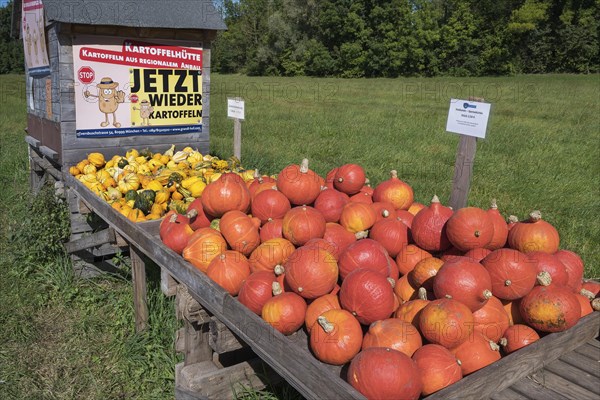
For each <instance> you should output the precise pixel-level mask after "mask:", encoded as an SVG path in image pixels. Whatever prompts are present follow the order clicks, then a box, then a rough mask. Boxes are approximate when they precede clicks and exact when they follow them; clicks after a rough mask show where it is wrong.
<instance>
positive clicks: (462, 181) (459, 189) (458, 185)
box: [449, 135, 477, 211]
mask: <svg viewBox="0 0 600 400" xmlns="http://www.w3.org/2000/svg"><path fill="white" fill-rule="evenodd" d="M476 149H477V138H476V137H473V136H466V135H460V142H459V143H458V150H457V151H456V162H455V164H454V179H453V181H452V194H451V195H450V202H449V205H450V207H452V209H453V210H454V211H456V210H458V209H460V208H463V207H466V206H467V200H468V199H469V189H470V187H471V176H472V175H473V161H474V160H475V150H476Z"/></svg>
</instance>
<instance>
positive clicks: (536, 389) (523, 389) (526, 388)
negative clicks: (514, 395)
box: [510, 377, 568, 400]
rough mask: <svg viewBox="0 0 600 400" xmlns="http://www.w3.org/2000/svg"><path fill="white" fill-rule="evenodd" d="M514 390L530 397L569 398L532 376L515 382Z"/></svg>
mask: <svg viewBox="0 0 600 400" xmlns="http://www.w3.org/2000/svg"><path fill="white" fill-rule="evenodd" d="M510 388H511V389H512V390H514V391H516V392H518V393H521V394H522V395H524V396H527V397H529V398H530V399H535V400H567V399H568V398H566V397H564V396H563V395H561V394H559V393H556V392H555V391H554V390H552V389H549V388H547V387H545V386H543V385H541V384H539V383H537V381H535V380H533V379H532V378H531V377H526V378H523V379H521V380H519V381H517V382H515V383H514V384H513V385H512V386H511V387H510Z"/></svg>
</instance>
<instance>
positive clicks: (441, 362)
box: [412, 344, 462, 396]
mask: <svg viewBox="0 0 600 400" xmlns="http://www.w3.org/2000/svg"><path fill="white" fill-rule="evenodd" d="M412 359H413V361H414V362H415V364H417V367H418V368H419V372H420V373H421V382H422V383H423V390H422V391H421V394H422V395H423V396H429V395H430V394H432V393H435V392H437V391H438V390H441V389H443V388H445V387H447V386H450V385H452V384H453V383H456V382H458V381H459V380H461V379H462V370H461V368H460V365H459V364H458V360H457V359H456V357H454V354H452V353H451V352H450V351H449V350H448V349H446V348H445V347H443V346H440V345H439V344H426V345H424V346H423V347H421V348H419V349H417V351H415V354H413V356H412Z"/></svg>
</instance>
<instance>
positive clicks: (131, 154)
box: [125, 149, 140, 161]
mask: <svg viewBox="0 0 600 400" xmlns="http://www.w3.org/2000/svg"><path fill="white" fill-rule="evenodd" d="M139 156H140V153H139V151H137V150H136V149H130V150H128V151H127V153H125V158H126V159H127V161H129V159H130V158H132V157H133V159H134V160H135V158H136V157H139Z"/></svg>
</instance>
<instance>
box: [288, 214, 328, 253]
mask: <svg viewBox="0 0 600 400" xmlns="http://www.w3.org/2000/svg"><path fill="white" fill-rule="evenodd" d="M325 224H326V222H325V218H323V215H322V214H321V213H320V212H318V211H317V210H315V209H314V208H313V207H309V206H300V207H294V208H292V209H291V210H290V211H288V212H287V213H286V214H285V216H284V217H283V221H282V233H283V237H285V238H286V239H287V240H289V241H290V242H292V243H293V244H294V245H296V246H302V245H304V244H305V243H306V242H308V241H309V240H310V239H314V238H322V237H323V235H324V234H325Z"/></svg>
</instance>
